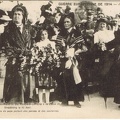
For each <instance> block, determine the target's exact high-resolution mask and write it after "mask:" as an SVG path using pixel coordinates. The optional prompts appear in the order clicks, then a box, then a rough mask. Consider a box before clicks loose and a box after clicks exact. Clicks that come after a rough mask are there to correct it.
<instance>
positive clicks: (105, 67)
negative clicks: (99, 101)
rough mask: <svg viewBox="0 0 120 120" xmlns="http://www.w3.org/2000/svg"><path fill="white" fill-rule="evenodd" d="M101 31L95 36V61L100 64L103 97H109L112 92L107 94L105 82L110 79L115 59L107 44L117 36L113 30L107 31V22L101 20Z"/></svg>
mask: <svg viewBox="0 0 120 120" xmlns="http://www.w3.org/2000/svg"><path fill="white" fill-rule="evenodd" d="M98 25H99V30H98V32H96V33H95V34H94V44H95V45H94V46H95V47H96V48H97V49H96V50H95V51H94V53H95V58H96V59H95V61H96V62H98V63H99V64H98V68H99V69H98V72H96V75H97V73H98V76H99V82H100V93H101V95H108V94H110V92H108V93H105V89H106V87H107V86H106V85H105V82H106V80H107V79H108V73H109V71H110V68H111V66H112V64H113V61H114V58H113V56H112V51H110V50H109V49H107V48H106V46H105V44H107V43H108V42H110V41H112V40H113V39H114V38H115V36H114V32H113V31H112V30H108V29H107V25H108V22H107V20H106V19H105V18H104V19H102V18H101V19H100V20H99V22H98Z"/></svg>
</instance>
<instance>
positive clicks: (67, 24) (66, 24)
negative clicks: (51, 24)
mask: <svg viewBox="0 0 120 120" xmlns="http://www.w3.org/2000/svg"><path fill="white" fill-rule="evenodd" d="M72 26H73V23H72V21H71V19H69V18H65V19H64V27H65V29H67V30H68V29H69V28H71V27H72Z"/></svg>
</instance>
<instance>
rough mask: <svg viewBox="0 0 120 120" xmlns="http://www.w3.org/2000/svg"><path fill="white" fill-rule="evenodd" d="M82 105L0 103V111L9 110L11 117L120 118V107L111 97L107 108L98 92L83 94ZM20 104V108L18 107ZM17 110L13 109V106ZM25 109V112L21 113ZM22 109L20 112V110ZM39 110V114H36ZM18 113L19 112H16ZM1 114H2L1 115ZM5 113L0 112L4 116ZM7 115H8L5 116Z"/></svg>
mask: <svg viewBox="0 0 120 120" xmlns="http://www.w3.org/2000/svg"><path fill="white" fill-rule="evenodd" d="M0 91H1V92H0V99H2V91H3V80H2V79H1V81H0ZM81 105H82V107H81V108H77V107H75V106H74V105H73V102H72V101H69V105H68V106H62V105H61V103H60V102H58V101H54V102H53V104H52V105H51V104H34V103H31V104H27V105H17V106H16V105H1V107H0V111H2V110H6V111H8V110H9V111H8V112H10V110H12V112H11V113H10V115H11V117H15V115H17V116H16V117H20V118H21V117H22V118H24V117H29V118H104V119H105V118H113V119H115V118H120V108H118V105H117V104H115V103H114V102H113V98H108V99H107V108H106V107H105V102H104V99H103V97H101V96H100V95H99V93H98V92H95V93H92V94H90V95H89V97H88V95H85V101H84V102H81ZM19 106H20V108H19ZM14 107H17V108H16V109H17V110H18V108H19V111H14V112H13V110H15V108H14ZM23 110H24V112H25V111H26V114H25V115H23V113H24V112H23ZM21 111H22V112H21ZM38 112H39V114H38ZM17 113H19V114H17ZM31 113H32V114H31ZM2 115H3V116H2ZM5 115H7V113H5V114H3V112H2V114H1V116H0V117H5ZM7 117H8V116H7Z"/></svg>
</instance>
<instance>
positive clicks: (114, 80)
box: [106, 28, 120, 104]
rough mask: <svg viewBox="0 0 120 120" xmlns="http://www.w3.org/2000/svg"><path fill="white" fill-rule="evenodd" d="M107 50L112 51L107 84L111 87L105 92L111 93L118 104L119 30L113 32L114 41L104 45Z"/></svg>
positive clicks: (119, 75) (119, 68) (119, 73)
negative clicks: (111, 63) (112, 60)
mask: <svg viewBox="0 0 120 120" xmlns="http://www.w3.org/2000/svg"><path fill="white" fill-rule="evenodd" d="M106 47H107V48H108V49H110V50H111V49H113V50H114V51H113V58H114V62H113V65H112V67H111V69H110V72H109V76H108V82H107V84H110V85H111V86H110V87H109V88H106V90H107V91H109V92H111V93H112V96H113V97H114V102H115V103H117V104H120V28H118V30H117V31H115V39H114V40H113V41H111V42H109V43H107V44H106Z"/></svg>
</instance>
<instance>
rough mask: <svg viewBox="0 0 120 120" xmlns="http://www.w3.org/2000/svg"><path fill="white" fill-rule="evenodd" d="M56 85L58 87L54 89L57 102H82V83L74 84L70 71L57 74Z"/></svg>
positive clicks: (71, 71) (66, 70)
mask: <svg viewBox="0 0 120 120" xmlns="http://www.w3.org/2000/svg"><path fill="white" fill-rule="evenodd" d="M58 71H59V70H58ZM57 84H58V86H57V88H56V89H55V93H56V94H55V97H56V99H57V100H59V101H64V100H66V101H84V94H83V85H82V83H79V84H77V85H76V84H75V81H74V78H73V70H72V69H65V70H64V71H63V72H62V74H59V75H58V77H57Z"/></svg>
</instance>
